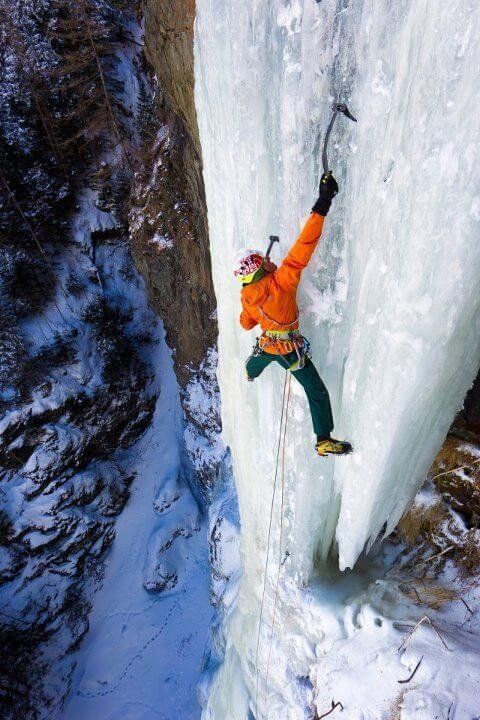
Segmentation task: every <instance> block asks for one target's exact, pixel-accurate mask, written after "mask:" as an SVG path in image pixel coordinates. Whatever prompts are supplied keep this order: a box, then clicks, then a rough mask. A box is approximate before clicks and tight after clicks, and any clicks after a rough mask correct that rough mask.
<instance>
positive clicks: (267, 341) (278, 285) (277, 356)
mask: <svg viewBox="0 0 480 720" xmlns="http://www.w3.org/2000/svg"><path fill="white" fill-rule="evenodd" d="M337 192H338V185H337V182H336V180H335V178H334V177H333V175H332V174H331V173H330V172H329V173H324V174H323V175H322V177H321V180H320V191H319V198H318V200H317V201H316V203H315V205H314V206H313V208H312V213H311V215H310V217H309V218H308V220H307V222H306V223H305V225H304V227H303V230H302V231H301V233H300V235H299V237H298V239H297V241H296V242H295V244H294V245H293V247H292V248H291V250H290V252H289V253H288V255H287V256H286V258H285V259H284V260H283V262H282V264H281V265H280V267H278V268H277V266H276V265H274V264H273V263H272V262H271V261H270V259H269V258H268V257H265V256H264V254H263V253H262V252H260V251H258V250H250V249H245V250H242V251H241V252H240V253H239V255H238V260H237V265H236V268H235V275H236V276H237V277H238V278H239V280H240V282H241V283H242V294H241V298H242V308H243V309H242V314H241V315H240V324H241V326H242V327H243V328H245V330H251V329H252V328H254V327H255V326H256V325H260V327H261V329H262V334H261V335H260V337H259V338H258V339H257V344H256V346H255V348H254V351H253V353H252V355H251V356H250V357H249V358H248V360H247V364H246V370H247V379H248V380H254V379H255V378H257V377H258V376H259V375H260V373H261V372H263V370H264V369H265V368H266V367H267V365H270V363H271V362H278V363H280V365H282V367H284V368H285V369H286V370H289V371H290V372H291V373H292V374H293V376H294V377H295V378H296V379H297V380H298V382H299V383H300V384H301V385H302V386H303V388H304V390H305V393H306V395H307V398H308V403H309V406H310V412H311V415H312V422H313V429H314V432H315V434H316V436H317V442H316V445H315V449H316V451H317V453H318V454H319V455H321V456H326V455H328V454H334V455H345V454H347V453H349V452H351V451H352V446H351V445H350V443H348V442H344V441H342V440H336V439H335V438H333V437H332V436H331V432H332V430H333V417H332V409H331V406H330V398H329V396H328V391H327V388H326V387H325V385H324V384H323V382H322V380H321V378H320V376H319V374H318V372H317V370H316V368H315V365H314V364H313V363H312V361H311V359H310V355H309V343H308V341H307V340H306V339H305V338H304V337H303V336H302V335H301V334H300V332H299V329H298V327H299V324H298V316H299V313H298V306H297V299H296V296H297V288H298V284H299V282H300V277H301V274H302V270H304V269H305V268H306V267H307V265H308V263H309V262H310V258H311V257H312V255H313V253H314V251H315V248H316V247H317V244H318V241H319V239H320V235H321V234H322V228H323V222H324V219H325V216H326V214H327V213H328V210H329V208H330V205H331V202H332V200H333V198H334V197H335V195H336V194H337Z"/></svg>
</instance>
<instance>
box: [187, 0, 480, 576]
mask: <svg viewBox="0 0 480 720" xmlns="http://www.w3.org/2000/svg"><path fill="white" fill-rule="evenodd" d="M479 25H480V9H479V6H478V4H477V3H469V2H466V3H465V2H453V3H449V4H448V5H444V4H443V5H441V6H439V5H438V4H437V3H429V2H423V3H414V2H403V3H400V4H398V5H396V6H395V7H392V6H391V5H390V4H385V3H383V2H379V3H369V2H350V3H348V2H341V3H335V2H332V1H330V2H328V1H324V2H322V3H321V4H317V3H315V2H313V0H312V2H310V0H308V1H307V0H306V1H305V2H299V1H298V0H297V1H296V2H279V1H278V0H276V1H275V2H272V3H265V2H263V1H262V2H246V1H245V2H244V1H240V2H235V3H234V2H233V1H228V0H227V2H223V1H222V2H220V0H218V2H217V1H216V0H200V2H199V3H198V19H197V36H196V37H197V48H196V52H197V104H198V111H199V122H200V132H201V138H202V146H203V156H204V166H205V180H206V187H207V199H208V210H209V224H210V234H211V243H212V254H213V264H214V273H215V284H216V290H217V297H218V305H219V313H218V314H219V324H220V343H221V344H220V383H221V390H222V398H223V416H224V424H225V433H226V435H227V438H228V441H229V443H230V444H231V446H232V448H233V456H234V463H235V473H236V477H237V484H238V487H239V492H240V501H241V507H242V522H243V524H244V529H245V536H246V537H247V536H248V537H250V538H251V539H252V540H253V539H254V538H255V534H256V532H259V533H260V537H259V540H261V539H262V538H263V535H264V532H263V529H264V520H265V513H266V509H267V505H268V501H269V495H270V492H269V489H271V478H272V460H273V452H272V450H273V447H274V445H275V439H276V434H277V431H278V422H279V407H280V399H281V383H282V371H281V370H280V369H276V368H275V369H273V368H272V369H269V370H268V371H267V372H266V373H265V375H264V376H262V377H261V378H260V379H259V381H258V382H256V383H255V384H253V385H251V386H250V385H249V386H247V385H246V384H244V383H243V378H244V370H243V362H244V359H245V357H246V355H247V354H248V352H249V349H250V346H251V344H252V342H253V334H254V333H252V334H251V335H250V334H247V333H245V331H243V330H242V329H241V328H240V326H239V325H238V311H239V291H238V287H237V285H236V281H235V278H233V276H232V273H231V267H232V262H233V256H234V252H235V250H236V249H237V248H238V247H241V246H242V245H248V244H251V243H253V244H254V245H259V244H260V245H261V244H262V242H264V243H265V244H266V243H267V239H268V235H269V234H270V233H273V232H276V233H278V234H279V235H280V237H281V252H282V253H284V252H285V251H286V250H287V248H288V246H289V244H290V243H291V242H292V241H293V240H294V239H295V235H296V233H297V231H298V229H299V227H300V225H301V222H302V219H303V218H305V216H306V214H307V213H308V211H309V208H310V207H311V204H312V201H313V200H314V197H315V192H316V190H315V188H316V183H317V178H318V174H319V166H318V158H319V140H320V135H321V132H322V131H324V129H325V126H326V123H327V122H328V119H329V107H330V104H331V100H332V99H333V97H336V98H341V99H343V100H346V101H347V102H348V104H349V105H350V107H351V109H352V111H353V112H354V114H356V115H357V116H358V120H359V121H358V123H357V124H353V123H351V122H349V121H348V120H346V119H344V118H343V117H341V118H340V119H339V120H338V121H337V123H338V124H337V126H336V130H335V131H334V134H333V136H332V139H333V142H332V144H331V149H330V155H331V163H332V166H333V168H334V170H335V173H336V175H337V176H338V178H339V182H340V187H341V193H340V195H339V196H338V198H337V199H336V200H335V202H334V206H333V208H332V210H331V213H330V215H329V217H328V221H327V223H326V228H325V234H324V240H323V242H322V246H321V248H320V250H319V251H318V252H317V254H316V255H315V257H314V259H313V261H312V264H311V267H310V268H309V269H308V270H307V271H306V272H305V274H304V278H303V284H302V287H301V291H300V305H301V312H302V328H303V330H304V332H305V334H306V335H307V336H308V337H309V338H310V340H311V342H312V345H313V350H314V358H315V360H316V362H317V364H318V366H319V368H320V370H321V373H322V375H323V377H324V378H325V380H326V382H327V384H328V386H329V389H330V392H331V396H332V400H333V405H334V409H335V417H336V433H337V434H338V435H341V436H347V437H348V438H349V439H351V440H352V442H353V443H354V444H355V446H356V448H357V450H356V453H355V454H354V455H353V456H352V457H350V458H348V459H346V460H345V459H341V460H339V461H337V462H336V463H334V461H331V460H328V461H326V462H325V461H322V462H319V461H318V459H317V458H316V457H315V456H314V454H313V452H312V440H313V436H312V433H311V426H310V419H309V417H308V413H307V412H306V404H305V401H304V398H303V396H302V394H301V393H300V392H295V398H294V403H293V412H292V417H291V418H290V422H289V442H288V463H287V475H288V484H289V508H288V511H287V517H288V518H289V519H290V540H289V542H290V545H291V546H292V549H294V550H295V558H294V565H295V567H296V568H297V569H298V571H299V572H300V573H301V574H302V575H303V576H306V575H308V574H309V572H310V570H311V564H312V557H313V555H314V552H315V548H316V547H317V545H318V543H319V542H320V550H321V552H324V551H325V550H326V549H327V548H328V546H329V545H330V543H331V541H332V537H333V536H334V534H335V533H336V538H337V541H338V544H339V554H340V565H341V566H342V567H346V566H351V565H352V564H353V563H354V561H355V559H356V557H357V556H358V554H359V552H360V551H361V549H362V548H363V546H364V544H365V542H366V541H368V540H369V538H372V537H375V536H376V535H377V533H378V532H379V531H380V530H381V528H382V526H383V525H384V523H385V522H386V521H388V523H389V527H391V526H392V525H393V524H394V523H395V522H396V520H397V519H398V517H399V515H400V514H401V512H402V510H403V508H404V507H405V504H406V502H407V500H408V499H409V498H411V497H412V495H413V494H414V492H415V490H416V489H417V487H418V484H419V482H420V481H421V480H422V478H423V477H424V475H425V472H426V470H427V468H428V466H429V463H430V461H431V460H432V457H433V455H434V453H435V451H436V450H437V449H438V447H439V444H440V442H441V440H442V438H443V437H444V435H445V432H446V430H447V428H448V426H449V424H450V422H451V420H452V418H453V415H454V413H455V411H456V410H457V409H458V407H459V406H460V405H461V402H462V400H463V397H464V394H465V391H466V390H467V388H468V387H469V385H470V384H471V382H472V379H473V376H474V373H475V371H476V370H477V369H478V364H479V355H480V351H479V303H480V293H479V292H478V277H479V271H480V243H479V242H478V233H479V228H480V224H479V223H480V187H479V179H478V163H479V161H480V142H479V135H478V122H477V118H476V116H475V112H474V111H473V108H474V107H475V102H476V76H477V72H478V69H479V63H480V48H479V44H478V42H476V38H477V36H478V32H479V30H480V27H479ZM277 252H278V251H277ZM259 479H261V482H259ZM337 516H338V517H337ZM259 521H260V522H259Z"/></svg>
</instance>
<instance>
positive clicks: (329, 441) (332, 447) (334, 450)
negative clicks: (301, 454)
mask: <svg viewBox="0 0 480 720" xmlns="http://www.w3.org/2000/svg"><path fill="white" fill-rule="evenodd" d="M315 450H316V451H317V453H318V454H319V455H320V457H326V456H327V455H348V454H349V453H351V452H352V450H353V448H352V446H351V445H350V443H349V442H345V441H344V440H335V438H323V439H322V440H318V442H317V444H316V445H315Z"/></svg>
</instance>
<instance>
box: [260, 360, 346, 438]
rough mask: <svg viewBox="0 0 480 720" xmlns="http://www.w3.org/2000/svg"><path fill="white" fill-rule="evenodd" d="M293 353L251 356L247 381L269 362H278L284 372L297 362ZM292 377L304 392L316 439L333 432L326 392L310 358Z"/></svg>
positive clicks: (328, 399) (330, 410)
mask: <svg viewBox="0 0 480 720" xmlns="http://www.w3.org/2000/svg"><path fill="white" fill-rule="evenodd" d="M297 359H298V358H297V354H296V353H295V352H292V353H288V354H287V355H274V354H273V353H267V352H264V351H263V350H262V351H261V352H260V353H259V354H258V355H251V356H250V357H249V358H248V360H247V366H246V367H247V377H248V378H249V380H253V379H254V378H257V377H258V376H259V375H260V373H262V372H263V370H265V368H266V367H267V365H270V363H271V362H278V363H279V365H281V366H282V367H283V368H284V369H285V370H286V369H287V368H288V367H290V366H291V365H293V364H294V363H295V362H296V361H297ZM292 375H293V377H294V378H296V380H298V382H299V383H300V385H302V387H303V389H304V390H305V393H306V396H307V399H308V404H309V406H310V413H311V415H312V422H313V430H314V432H315V435H317V437H325V436H327V437H328V435H330V433H331V431H332V430H333V417H332V408H331V406H330V398H329V396H328V390H327V388H326V387H325V385H324V384H323V382H322V379H321V377H320V375H319V374H318V372H317V370H316V368H315V365H314V364H313V363H312V361H311V360H310V358H308V357H307V358H306V360H305V366H304V367H303V368H300V369H299V370H293V371H292Z"/></svg>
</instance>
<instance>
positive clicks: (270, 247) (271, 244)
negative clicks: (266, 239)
mask: <svg viewBox="0 0 480 720" xmlns="http://www.w3.org/2000/svg"><path fill="white" fill-rule="evenodd" d="M276 242H280V238H279V237H278V235H270V243H269V245H268V248H267V252H266V253H265V257H266V258H267V259H270V253H271V251H272V247H273V245H274V243H276Z"/></svg>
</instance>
